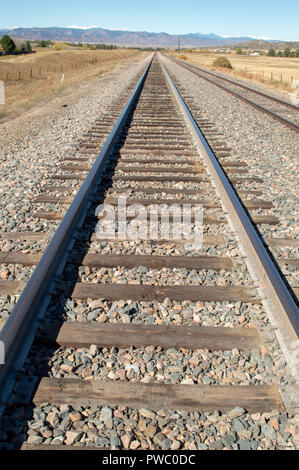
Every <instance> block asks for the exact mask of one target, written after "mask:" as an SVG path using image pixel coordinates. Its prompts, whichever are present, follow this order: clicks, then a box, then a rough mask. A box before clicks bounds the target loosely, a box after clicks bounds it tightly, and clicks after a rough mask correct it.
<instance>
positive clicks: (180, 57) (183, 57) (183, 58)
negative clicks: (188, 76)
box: [179, 54, 187, 60]
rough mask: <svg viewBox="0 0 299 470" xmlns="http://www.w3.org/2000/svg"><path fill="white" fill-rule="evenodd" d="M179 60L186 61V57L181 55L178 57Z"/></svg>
mask: <svg viewBox="0 0 299 470" xmlns="http://www.w3.org/2000/svg"><path fill="white" fill-rule="evenodd" d="M179 59H181V60H187V57H186V56H185V55H183V54H182V55H179Z"/></svg>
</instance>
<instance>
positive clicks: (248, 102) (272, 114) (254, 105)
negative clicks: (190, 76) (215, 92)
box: [167, 56, 299, 132]
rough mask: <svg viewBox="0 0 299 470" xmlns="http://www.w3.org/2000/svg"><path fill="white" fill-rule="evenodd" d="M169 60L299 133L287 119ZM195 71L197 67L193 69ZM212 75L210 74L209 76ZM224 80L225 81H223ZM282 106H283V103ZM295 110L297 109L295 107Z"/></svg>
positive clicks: (298, 129)
mask: <svg viewBox="0 0 299 470" xmlns="http://www.w3.org/2000/svg"><path fill="white" fill-rule="evenodd" d="M167 57H168V58H169V59H170V60H172V61H173V62H175V63H176V64H178V65H180V66H181V67H184V68H185V69H186V70H189V72H192V73H194V74H195V75H197V76H198V77H200V78H202V79H203V80H206V81H208V82H210V83H212V84H213V85H215V86H217V87H218V88H221V89H222V90H224V91H226V92H227V93H230V94H231V95H233V96H235V97H236V98H238V99H240V100H241V101H243V102H244V103H246V104H249V105H250V106H252V107H253V108H255V109H258V110H259V111H261V112H262V113H265V114H268V115H269V116H271V117H272V118H273V119H276V120H277V121H279V122H281V123H282V124H284V125H286V126H287V127H289V128H290V129H292V130H294V131H296V132H299V126H298V125H297V124H296V123H294V122H292V121H289V120H288V119H285V118H284V117H282V116H280V115H279V114H276V113H274V112H273V111H270V109H267V108H264V107H263V106H261V105H259V104H257V103H254V102H253V101H251V100H249V99H248V98H245V97H244V96H241V95H239V94H238V93H236V92H235V91H233V90H230V89H229V88H226V87H225V86H223V85H220V83H216V82H214V81H213V80H211V79H210V78H208V77H205V76H203V75H201V74H200V71H199V70H192V67H194V66H193V65H190V64H188V65H187V64H186V63H183V62H181V61H178V60H177V59H175V58H173V57H170V56H167ZM195 68H196V69H197V67H195ZM204 73H208V72H206V71H204ZM211 75H212V74H211ZM214 77H215V78H218V77H216V76H214ZM224 80H226V79H224ZM283 104H285V103H284V102H283ZM295 108H296V109H297V110H298V108H297V107H295Z"/></svg>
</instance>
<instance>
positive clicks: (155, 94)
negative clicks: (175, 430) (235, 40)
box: [0, 57, 299, 449]
mask: <svg viewBox="0 0 299 470" xmlns="http://www.w3.org/2000/svg"><path fill="white" fill-rule="evenodd" d="M118 109H119V108H118V107H116V108H115V110H114V111H115V113H116V114H117V112H118ZM193 111H194V113H195V114H197V118H196V120H197V123H196V122H195V121H194V120H193V117H192V116H191V114H190V112H189V110H188V108H187V107H186V105H185V104H184V103H183V101H182V98H181V97H180V95H179V93H178V91H177V90H176V88H175V86H174V83H173V82H172V80H171V78H170V77H169V75H168V73H167V71H166V70H165V69H164V68H163V67H162V65H161V64H160V62H159V59H158V58H157V57H155V58H154V59H153V62H152V63H151V64H150V65H149V67H148V69H147V70H146V71H145V73H144V75H143V76H142V77H141V79H140V81H139V83H138V85H137V86H136V88H135V90H134V92H133V93H132V95H131V97H130V99H129V101H128V103H127V104H126V106H125V108H124V110H123V111H122V113H121V115H120V117H119V118H118V120H117V122H116V124H115V125H114V127H113V129H112V132H111V134H109V136H108V138H107V140H106V141H105V140H104V139H105V138H106V136H107V133H108V132H109V130H110V129H111V118H109V117H107V120H99V121H98V122H96V123H95V125H94V126H93V128H92V129H91V130H90V132H88V133H87V134H86V136H85V137H84V139H83V140H82V141H81V144H80V146H79V150H80V152H81V157H69V158H67V159H66V160H67V161H66V163H65V164H63V165H61V167H60V172H59V173H58V174H55V175H53V176H52V178H51V179H50V181H49V184H48V185H47V186H46V188H45V192H44V193H43V194H41V196H40V197H38V198H37V199H36V203H37V204H38V205H39V206H40V208H39V209H38V210H37V212H36V217H37V218H38V219H39V220H40V221H41V220H48V221H50V222H49V223H50V224H51V221H53V228H54V227H55V223H57V221H59V220H60V219H62V221H61V223H60V225H59V227H58V229H57V230H56V232H55V234H54V235H53V237H52V239H51V241H50V243H49V245H48V247H47V249H46V251H45V253H43V252H42V251H43V250H44V249H45V245H43V243H44V241H45V240H47V238H50V237H51V234H49V233H46V232H44V233H41V232H38V233H30V232H22V233H16V232H15V233H7V234H5V235H4V236H5V238H7V239H9V240H15V239H23V240H35V241H37V242H39V243H40V247H41V252H40V253H37V254H36V253H35V254H33V253H32V254H30V253H29V254H28V253H26V254H24V253H21V252H18V251H12V252H7V253H3V252H2V253H1V254H0V255H1V258H0V262H1V263H6V264H22V265H24V266H35V265H36V264H37V267H36V268H35V270H34V272H33V274H32V276H31V278H30V280H29V281H28V283H27V285H26V287H25V289H24V290H23V288H24V286H23V284H22V283H20V282H18V281H2V282H0V293H2V294H3V293H5V294H8V295H14V294H18V293H21V292H22V294H21V296H20V299H19V301H18V303H17V304H16V306H15V308H14V310H13V312H12V313H11V315H10V316H9V318H8V320H7V321H6V323H5V324H4V327H3V329H2V331H1V336H0V340H1V341H3V343H4V344H5V347H6V364H5V365H4V366H2V367H1V369H0V385H1V405H2V409H1V412H2V413H3V412H4V411H5V407H6V406H10V405H11V403H13V406H15V405H16V404H18V403H24V400H25V403H27V405H28V406H29V405H30V404H31V403H33V404H34V405H35V406H41V405H42V404H43V403H45V402H47V403H50V404H52V405H54V406H61V405H63V404H68V405H71V406H81V407H89V406H104V405H108V406H112V407H115V406H125V407H131V408H134V409H135V408H136V409H137V410H138V409H140V408H148V409H150V410H160V409H162V408H164V409H173V410H180V409H181V410H187V411H189V412H194V411H197V410H206V411H215V410H220V411H221V412H226V411H228V410H230V409H231V408H233V407H234V406H236V405H238V406H241V407H244V408H245V409H246V410H247V411H248V412H263V411H270V410H272V409H279V410H284V408H285V403H284V402H283V400H282V397H281V395H280V393H279V390H278V388H277V386H276V385H274V384H272V385H269V384H260V385H253V384H246V385H245V384H241V385H236V384H232V385H228V384H227V382H226V383H225V382H224V383H225V385H224V384H221V383H220V384H217V385H203V384H202V383H201V382H200V381H199V382H198V383H193V384H190V383H184V384H181V383H179V384H177V383H175V384H174V383H167V381H166V383H163V381H162V382H156V381H150V382H149V383H144V382H141V381H139V380H138V378H135V379H134V380H133V381H130V380H128V379H126V380H122V381H117V382H115V381H113V380H94V378H95V377H94V376H93V373H92V371H89V372H87V371H86V374H87V375H88V373H90V374H91V375H92V377H89V378H86V374H85V375H84V372H83V376H77V377H76V378H74V377H73V376H72V374H70V375H68V373H67V370H66V369H65V370H63V371H61V373H60V375H59V376H53V373H51V376H45V375H44V369H43V368H42V367H40V368H39V367H38V365H37V368H36V371H35V374H34V377H32V380H31V381H30V380H29V381H28V383H29V384H28V383H27V386H28V390H27V396H25V397H24V396H23V397H22V396H21V395H19V393H18V392H19V390H20V388H21V389H22V390H21V391H22V392H23V393H24V391H25V386H24V381H25V382H26V373H25V372H26V367H25V372H24V370H22V373H21V378H22V380H21V382H20V383H19V384H18V386H17V387H16V391H15V394H14V397H13V398H12V395H11V393H12V389H13V387H14V386H15V383H16V380H17V379H18V374H19V372H20V369H22V367H23V365H24V361H25V359H26V357H27V356H28V354H29V356H28V357H29V358H30V357H32V354H33V355H34V351H33V352H30V348H31V346H32V344H33V343H34V345H35V347H37V348H47V347H49V348H50V347H53V345H56V347H57V346H59V347H61V348H74V349H76V348H94V347H93V346H92V345H96V346H97V347H98V348H122V349H129V348H130V347H132V346H134V347H135V348H144V347H147V346H155V347H159V348H163V349H168V348H178V349H180V348H184V349H190V350H192V351H196V350H198V349H208V350H209V351H219V350H227V349H229V350H231V349H233V348H237V349H240V350H243V351H248V352H251V351H253V352H254V351H256V350H257V349H258V348H259V347H260V346H261V345H262V344H263V341H264V339H263V337H261V336H260V334H259V331H258V329H257V328H254V327H252V328H245V327H241V326H238V327H231V328H227V327H222V326H217V327H214V326H197V325H194V324H193V323H192V322H191V323H187V324H184V321H182V320H180V321H179V323H174V324H172V322H171V321H170V322H169V321H168V322H166V323H164V324H163V321H161V320H159V321H157V319H156V320H155V321H154V322H151V323H147V322H143V321H142V320H140V319H139V317H138V314H139V312H138V311H137V316H136V319H135V318H134V317H133V318H132V319H131V323H125V324H124V323H122V322H120V321H119V320H116V317H115V316H114V317H112V318H114V320H113V321H112V322H111V321H110V320H109V316H105V314H104V313H103V315H104V317H105V319H104V322H101V323H99V322H98V321H88V322H83V323H82V322H80V321H76V320H78V319H75V320H74V321H64V320H65V318H63V317H62V316H61V315H60V314H59V313H58V314H56V313H55V311H56V310H57V305H58V304H59V302H61V299H63V301H64V302H65V303H66V304H67V303H69V302H73V301H78V302H79V304H80V305H83V306H84V305H86V303H87V305H88V304H90V303H92V302H96V301H97V300H98V299H102V300H101V301H100V304H101V302H102V303H103V302H104V304H105V302H106V303H108V304H109V303H110V305H111V303H113V302H119V301H121V302H123V303H124V304H125V303H126V301H128V300H130V301H134V302H135V303H136V305H137V304H138V305H139V308H140V311H142V309H143V308H144V306H143V303H144V302H150V303H152V304H155V303H156V304H157V305H158V306H159V305H160V307H159V308H162V312H165V307H163V306H162V307H161V304H160V303H161V302H163V301H164V300H165V299H168V300H169V299H170V302H174V305H177V306H178V311H181V310H180V309H182V305H185V303H186V302H187V303H188V302H216V305H217V302H220V303H221V302H231V303H235V302H243V303H250V304H257V305H259V304H260V303H261V300H263V301H264V300H265V299H266V300H267V301H271V302H274V301H275V302H276V303H275V308H278V307H277V302H279V303H280V304H281V305H280V307H279V311H283V313H284V317H283V319H281V328H282V333H283V334H282V336H283V335H284V334H285V335H287V336H288V338H290V339H291V340H292V341H297V340H298V324H299V323H298V316H297V315H298V311H297V307H296V304H295V301H294V299H293V297H292V293H291V292H290V290H289V288H288V286H287V285H286V284H285V282H284V281H283V280H282V278H281V277H280V274H279V273H278V271H277V269H276V267H275V266H274V264H273V263H272V260H271V258H270V257H269V256H268V255H267V252H266V250H265V248H264V246H263V244H262V243H261V241H260V239H259V235H258V233H257V231H256V230H257V228H256V227H257V226H258V225H259V224H264V223H270V224H276V223H277V222H278V221H277V219H276V218H275V217H273V216H268V215H267V214H259V215H254V214H253V215H252V220H251V218H250V216H249V213H250V211H251V210H255V209H256V208H260V209H262V208H264V209H266V210H267V208H269V207H271V204H270V203H268V202H267V201H264V200H262V199H259V198H257V196H258V195H261V194H260V192H259V191H257V190H250V189H243V188H242V186H243V184H245V183H246V182H248V181H253V182H257V183H258V182H259V179H258V178H254V177H251V178H249V177H248V176H247V174H246V173H247V170H246V167H245V166H244V165H242V164H240V163H239V162H237V161H234V160H232V158H229V149H228V148H227V147H226V146H225V144H223V143H221V142H220V141H219V138H218V137H217V138H216V139H215V129H214V128H213V126H212V125H211V124H210V123H208V122H207V121H206V120H204V119H201V118H200V112H196V111H195V110H193ZM112 121H113V118H112ZM197 124H198V125H200V126H201V128H202V130H203V132H204V133H205V136H206V138H208V139H209V143H210V145H209V144H208V143H207V141H206V140H205V138H204V137H203V135H202V134H201V132H200V131H199V129H198V127H197ZM104 142H105V143H104ZM103 143H104V145H103ZM213 147H214V148H213ZM212 148H213V150H212ZM99 150H100V153H99V154H98V152H99ZM215 155H216V157H217V158H215ZM207 158H210V159H211V161H210V162H209V161H208V160H207ZM213 159H214V161H212V160H213ZM218 161H219V162H220V165H219V164H218ZM217 165H218V166H219V168H218V169H217ZM213 168H214V169H216V172H218V177H220V179H222V185H223V186H225V188H224V189H223V190H220V184H219V183H218V182H217V176H214V175H213ZM223 169H224V170H225V173H224V172H223ZM82 180H84V183H83V185H82V186H81V188H80V190H79V191H78V193H77V195H76V197H75V198H74V200H73V194H74V191H76V190H77V188H78V187H79V186H80V181H82ZM58 182H59V183H58ZM72 182H73V185H72ZM231 184H234V185H235V186H236V189H237V191H238V196H237V195H236V193H235V191H234V190H233V189H232V186H231ZM214 185H215V187H216V190H215V189H214ZM223 191H224V192H223ZM224 193H225V194H224ZM119 196H126V197H127V198H128V201H127V202H128V205H129V204H130V203H135V204H136V203H137V204H143V206H145V207H150V206H151V205H153V204H156V203H159V204H162V203H163V204H167V203H168V204H172V203H176V204H177V205H178V206H179V207H180V206H182V204H186V203H190V204H195V203H197V204H201V205H203V207H204V215H203V224H204V237H203V252H204V253H207V254H208V247H217V246H221V245H223V244H224V243H225V239H224V238H225V237H223V230H225V227H226V226H228V220H227V217H226V215H225V212H224V211H223V208H224V209H225V211H227V212H228V215H229V224H231V223H232V224H233V225H234V224H238V222H240V221H242V222H240V223H241V224H242V225H243V228H240V229H239V227H238V228H236V227H235V229H236V230H239V232H238V234H239V235H240V238H241V241H242V240H243V242H244V238H243V235H242V231H243V230H245V231H246V230H247V232H246V234H245V235H247V236H248V237H249V239H250V240H249V241H247V242H246V243H247V244H246V247H247V248H248V249H250V251H251V252H252V253H251V255H250V256H249V258H250V257H251V261H250V262H252V259H253V260H254V261H253V262H256V263H257V264H259V263H260V264H262V267H263V269H264V271H263V273H262V274H261V273H260V272H258V273H255V276H256V277H257V279H258V281H257V282H255V283H252V282H251V283H249V285H246V284H244V285H241V286H240V285H225V286H223V285H220V286H219V285H217V284H214V285H211V284H209V283H207V284H206V283H205V282H203V283H199V284H198V283H195V284H192V285H190V284H187V285H184V284H180V285H176V284H174V285H173V284H171V282H170V283H168V282H159V281H158V282H153V283H151V282H145V283H140V282H136V281H134V280H133V281H132V282H123V281H122V282H120V283H119V282H115V281H113V282H110V281H109V278H108V281H107V279H106V280H105V277H103V276H104V274H103V269H104V271H105V270H106V271H107V272H108V273H109V269H112V268H116V267H117V268H118V270H119V271H120V273H121V272H122V270H124V269H125V270H127V271H129V270H131V269H133V270H134V269H135V270H136V269H139V268H140V267H146V268H147V269H149V270H151V271H152V272H153V273H154V272H155V270H157V271H161V270H163V269H166V270H167V269H169V270H179V269H185V270H187V271H188V272H191V271H192V270H196V271H198V272H201V273H203V272H204V271H206V272H207V271H208V270H210V271H213V272H214V275H215V279H217V272H224V271H225V272H229V271H230V270H232V269H236V265H235V261H234V260H233V259H232V257H230V256H210V255H207V256H201V255H199V254H198V251H196V248H194V247H193V248H192V247H191V248H190V250H191V251H190V253H189V254H188V255H187V256H186V254H183V255H182V251H181V248H180V247H182V246H183V245H184V241H183V242H182V240H181V239H180V238H177V239H174V240H170V241H167V240H163V239H159V240H155V239H150V240H148V241H145V242H143V241H142V240H139V241H138V240H137V241H135V242H134V241H133V242H132V241H130V240H127V239H125V240H124V241H121V240H109V239H104V240H103V241H102V242H101V241H100V242H99V240H98V239H97V236H96V234H95V227H96V223H97V222H98V218H97V217H100V215H99V209H98V210H97V212H96V216H95V215H94V214H95V208H96V207H97V206H98V205H99V204H102V203H103V202H104V203H106V204H109V205H110V207H117V206H118V204H119V199H118V198H119ZM227 197H229V198H231V199H234V201H233V203H232V205H233V206H234V211H235V212H236V214H235V215H234V214H233V210H232V211H231V212H230V210H231V207H230V205H229V204H230V203H229V202H228V200H226V198H227ZM239 197H240V198H242V203H241V202H240V199H239ZM239 211H240V212H239ZM193 215H194V214H193ZM147 217H148V216H147ZM236 221H237V222H236ZM253 224H255V228H254V225H253ZM219 228H220V231H219ZM119 230H120V226H118V231H119ZM250 233H251V234H250ZM256 239H257V240H256ZM128 242H129V244H128V245H126V243H128ZM266 242H267V243H268V244H269V245H271V244H275V243H278V244H281V245H284V244H288V243H290V244H292V243H296V241H294V240H289V241H288V240H276V241H275V240H273V239H272V240H271V239H268V240H266ZM143 243H144V246H143ZM165 243H166V245H168V244H172V245H173V247H174V253H175V255H171V256H165V255H163V246H165ZM122 244H123V245H122ZM148 246H155V247H156V249H155V250H156V251H155V253H160V254H158V255H157V254H154V255H152V254H150V255H149V254H146V250H147V249H148ZM159 246H161V247H162V252H160V251H159V250H160V249H159ZM103 247H104V249H105V252H104V253H103V252H102V253H101V251H103ZM130 247H131V248H130ZM132 247H133V248H132ZM138 247H139V248H138ZM256 247H258V248H256ZM128 248H129V249H128ZM142 248H143V250H142ZM243 249H244V246H243ZM257 251H259V252H258V253H257ZM249 264H250V263H249ZM249 268H250V266H249ZM97 273H99V274H98V277H97V282H94V281H93V280H92V278H91V279H89V276H90V275H91V274H92V275H97ZM259 276H263V282H261V281H259ZM78 277H79V280H78ZM263 283H264V284H265V285H266V288H265V287H264V285H263ZM271 289H272V290H271ZM273 291H274V294H273ZM275 293H276V294H277V299H274V297H275ZM112 305H114V304H112ZM163 309H164V310H163ZM112 310H113V309H112ZM87 311H88V312H89V311H90V309H89V310H88V309H87ZM109 311H110V310H109ZM51 312H52V313H51ZM53 312H54V313H53ZM166 313H167V312H166ZM111 314H112V315H113V311H112V312H111ZM283 339H285V338H284V336H283ZM54 354H55V352H54ZM58 377H60V378H58ZM82 377H84V378H85V380H83V379H82ZM19 379H20V377H19ZM25 395H26V393H25ZM77 445H79V443H78V444H77ZM23 448H37V449H40V448H46V446H44V447H43V446H42V445H41V446H36V447H32V446H26V445H24V446H23ZM52 448H54V447H52Z"/></svg>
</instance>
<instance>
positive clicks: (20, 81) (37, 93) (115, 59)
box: [0, 48, 140, 119]
mask: <svg viewBox="0 0 299 470" xmlns="http://www.w3.org/2000/svg"><path fill="white" fill-rule="evenodd" d="M137 54H138V55H140V53H139V52H137V51H133V50H126V49H116V50H95V51H92V50H82V49H81V50H75V49H67V50H62V51H55V50H54V49H45V48H40V49H37V52H36V54H28V55H20V56H3V57H0V80H2V81H3V82H4V83H5V105H0V119H1V118H2V119H3V118H4V117H5V118H7V117H13V116H17V115H19V114H21V113H22V112H24V110H28V109H30V108H31V107H33V106H34V105H36V104H38V103H40V102H42V101H43V100H45V99H49V98H51V97H53V96H55V95H56V94H59V93H60V92H61V91H63V90H65V89H66V88H68V87H70V86H72V85H74V84H77V83H79V82H84V81H87V80H90V79H94V78H96V77H99V76H100V75H103V74H105V73H107V72H110V71H112V70H115V69H117V68H118V67H119V66H120V64H121V62H123V61H124V60H125V59H128V58H130V57H133V56H136V58H137Z"/></svg>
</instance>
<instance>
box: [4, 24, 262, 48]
mask: <svg viewBox="0 0 299 470" xmlns="http://www.w3.org/2000/svg"><path fill="white" fill-rule="evenodd" d="M3 34H9V35H10V36H12V37H13V38H18V39H24V40H27V39H31V40H47V39H50V40H51V41H66V42H82V43H85V42H87V43H106V44H116V45H122V46H140V47H173V48H175V47H177V44H178V36H177V35H173V34H167V33H150V32H147V31H122V30H113V29H105V28H94V27H92V28H79V27H69V28H57V27H51V28H13V29H10V30H9V29H2V30H0V36H2V35H3ZM252 39H253V38H250V37H226V38H224V37H222V36H218V35H217V34H212V33H211V34H201V33H193V34H182V35H180V45H181V47H183V48H184V47H213V46H215V47H218V46H224V45H231V44H238V43H240V42H245V41H250V40H252Z"/></svg>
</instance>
